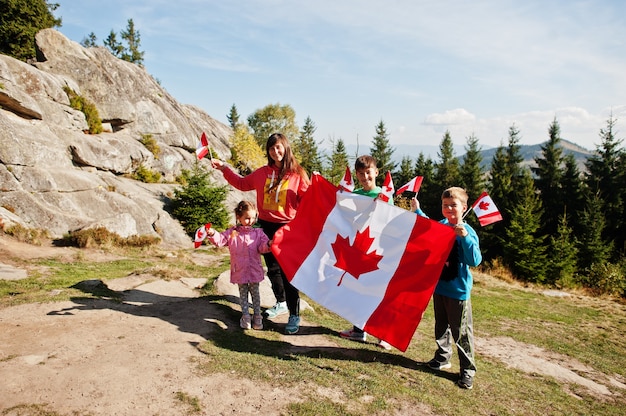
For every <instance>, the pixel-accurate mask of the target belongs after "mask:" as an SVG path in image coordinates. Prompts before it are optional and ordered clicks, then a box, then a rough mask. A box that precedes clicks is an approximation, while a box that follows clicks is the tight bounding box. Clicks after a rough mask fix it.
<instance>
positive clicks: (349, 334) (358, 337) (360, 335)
mask: <svg viewBox="0 0 626 416" xmlns="http://www.w3.org/2000/svg"><path fill="white" fill-rule="evenodd" d="M339 336H340V337H341V338H346V339H351V340H352V341H358V342H365V340H366V339H367V333H366V332H358V331H355V330H354V328H350V329H346V330H345V331H341V332H340V333H339Z"/></svg>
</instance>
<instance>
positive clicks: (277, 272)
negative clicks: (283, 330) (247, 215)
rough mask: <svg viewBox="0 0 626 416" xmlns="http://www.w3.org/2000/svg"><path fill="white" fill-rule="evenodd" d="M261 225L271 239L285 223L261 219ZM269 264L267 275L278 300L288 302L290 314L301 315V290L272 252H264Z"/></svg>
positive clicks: (266, 263) (266, 261)
mask: <svg viewBox="0 0 626 416" xmlns="http://www.w3.org/2000/svg"><path fill="white" fill-rule="evenodd" d="M259 225H260V226H261V228H262V229H263V232H265V234H267V236H268V237H269V239H270V240H271V239H273V238H274V234H275V233H276V231H277V230H278V229H279V228H280V227H282V226H283V225H285V224H281V223H277V222H269V221H264V220H259ZM263 258H264V259H265V265H266V266H267V277H268V278H269V279H270V283H271V284H272V291H273V292H274V297H276V302H287V308H288V309H289V314H290V315H300V291H299V290H298V289H296V288H295V287H294V286H293V285H292V284H291V283H290V282H289V280H287V278H286V277H285V273H284V272H283V269H281V267H280V264H278V261H277V260H276V257H274V254H272V253H266V254H263Z"/></svg>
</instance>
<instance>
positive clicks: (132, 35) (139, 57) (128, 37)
mask: <svg viewBox="0 0 626 416" xmlns="http://www.w3.org/2000/svg"><path fill="white" fill-rule="evenodd" d="M127 23H128V25H127V26H126V30H124V31H122V32H121V34H120V35H121V37H122V39H123V40H125V41H126V44H127V45H128V46H127V47H126V48H125V49H124V52H122V59H123V60H125V61H128V62H131V63H133V64H137V65H139V66H142V65H143V55H144V52H142V51H140V50H139V45H140V43H141V36H140V35H139V31H138V30H135V22H133V19H128V22H127Z"/></svg>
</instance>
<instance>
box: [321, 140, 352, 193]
mask: <svg viewBox="0 0 626 416" xmlns="http://www.w3.org/2000/svg"><path fill="white" fill-rule="evenodd" d="M330 144H331V146H332V153H331V155H330V156H329V157H328V162H329V163H328V165H329V166H328V169H327V170H326V172H325V174H324V176H325V177H326V179H328V181H329V182H331V183H334V184H335V185H337V184H339V181H341V178H343V175H344V174H345V173H346V166H348V167H349V168H350V171H351V172H352V174H353V175H354V172H353V171H354V166H349V162H348V154H347V153H346V146H345V144H344V143H343V140H342V139H341V138H339V139H337V141H336V142H335V141H334V139H331V141H330Z"/></svg>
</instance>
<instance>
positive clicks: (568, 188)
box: [561, 153, 585, 238]
mask: <svg viewBox="0 0 626 416" xmlns="http://www.w3.org/2000/svg"><path fill="white" fill-rule="evenodd" d="M563 160H564V163H565V168H564V170H563V179H562V182H561V188H562V192H563V211H565V212H567V217H568V218H567V219H568V221H567V222H568V224H569V225H570V227H571V228H572V230H573V233H574V237H575V238H576V237H578V236H579V231H580V230H581V227H580V225H581V220H580V216H581V213H582V211H583V210H584V208H585V207H584V204H585V195H584V190H585V188H584V183H583V180H582V175H581V173H580V170H579V169H578V164H577V163H576V159H575V157H574V155H573V154H572V153H568V154H566V155H565V156H564V157H563Z"/></svg>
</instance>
